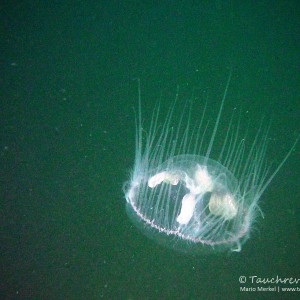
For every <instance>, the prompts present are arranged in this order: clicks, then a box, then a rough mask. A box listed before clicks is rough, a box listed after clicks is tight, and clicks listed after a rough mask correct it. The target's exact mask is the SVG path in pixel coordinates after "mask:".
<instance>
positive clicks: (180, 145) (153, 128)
mask: <svg viewBox="0 0 300 300" xmlns="http://www.w3.org/2000/svg"><path fill="white" fill-rule="evenodd" d="M230 81H231V73H230V75H229V78H228V80H227V83H226V87H225V90H224V93H223V97H222V99H221V102H220V107H219V110H218V113H217V116H216V117H215V122H214V125H213V127H212V130H211V132H210V136H209V139H208V140H207V141H205V137H207V136H208V135H207V128H208V126H207V121H206V118H205V117H206V107H205V108H204V109H203V112H202V114H200V116H201V117H200V118H199V120H198V122H197V124H196V125H194V126H193V125H192V124H191V119H190V110H191V108H190V109H183V110H182V115H181V118H180V119H179V120H178V121H177V125H176V126H175V127H174V126H171V123H172V120H173V119H174V110H175V107H176V105H177V102H176V99H175V101H174V104H173V105H172V106H171V108H170V109H169V111H168V112H167V114H166V115H165V116H164V122H163V124H162V125H161V124H160V122H159V117H160V108H159V105H158V106H156V108H155V109H154V111H153V114H152V118H151V122H150V124H149V127H148V129H147V130H145V129H144V128H143V126H142V124H143V120H142V103H141V102H142V101H141V88H140V82H139V81H138V89H139V92H138V95H139V96H138V103H139V104H138V111H137V113H136V136H135V160H134V166H133V170H132V172H131V175H130V180H129V181H128V182H126V183H125V184H124V193H125V198H126V211H127V214H128V216H129V217H130V219H131V220H132V222H133V223H134V224H135V225H136V226H137V227H138V228H139V229H140V230H141V231H142V232H143V233H144V234H146V235H147V236H148V237H150V238H151V239H153V240H154V241H156V242H158V243H159V244H161V245H164V246H167V247H169V248H172V249H174V250H177V251H180V252H184V253H215V252H219V251H226V250H227V251H228V250H229V251H237V252H239V251H241V248H242V245H243V244H244V243H245V242H246V241H247V239H248V238H249V235H250V232H251V229H252V227H253V223H254V221H255V219H256V217H257V215H258V214H259V212H261V210H260V208H259V205H258V204H259V199H260V198H261V196H262V194H263V193H264V191H265V190H266V188H267V187H268V186H269V184H270V183H271V181H272V180H273V178H274V177H275V175H276V174H277V173H278V172H279V170H280V169H281V168H282V166H283V165H284V163H285V162H286V160H287V159H288V158H289V156H290V155H291V153H292V151H293V149H294V148H295V146H296V144H297V142H298V140H299V136H298V138H297V139H296V141H295V142H294V144H293V145H292V147H291V148H290V150H289V151H288V152H287V153H286V155H285V156H284V157H283V158H282V161H281V162H280V163H279V164H278V165H277V166H276V167H275V168H274V169H273V170H271V168H270V165H269V164H268V160H267V158H266V151H267V147H268V134H269V129H270V126H267V127H265V128H264V126H263V122H262V123H261V125H260V126H259V129H258V130H257V133H256V134H255V136H254V137H253V140H252V141H251V143H250V145H249V144H248V145H246V140H247V139H246V138H245V137H246V135H247V134H241V132H240V131H241V129H240V126H239V123H237V124H234V118H232V119H231V120H230V121H229V124H228V131H227V134H226V136H225V137H224V138H223V141H222V147H221V150H220V151H219V155H218V157H217V158H213V157H211V156H212V155H211V154H212V148H213V145H214V142H215V138H216V133H217V131H218V128H219V123H220V119H221V117H222V111H223V106H224V103H225V100H226V96H227V94H228V88H229V84H230ZM234 125H236V126H234Z"/></svg>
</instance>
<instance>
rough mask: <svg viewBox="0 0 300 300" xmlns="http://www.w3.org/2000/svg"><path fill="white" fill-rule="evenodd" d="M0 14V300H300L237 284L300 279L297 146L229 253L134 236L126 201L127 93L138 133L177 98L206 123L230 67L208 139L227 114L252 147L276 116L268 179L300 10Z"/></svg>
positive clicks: (294, 76)
mask: <svg viewBox="0 0 300 300" xmlns="http://www.w3.org/2000/svg"><path fill="white" fill-rule="evenodd" d="M7 2H8V1H7ZM0 13H1V42H0V44H1V52H0V53H1V54H0V55H1V62H0V63H1V69H0V84H1V88H0V91H1V96H0V97H1V98H0V99H1V109H0V115H1V118H0V121H1V140H0V141H1V144H0V158H1V171H0V172H1V173H0V174H1V175H0V176H1V199H0V200H1V219H0V222H1V227H0V230H1V244H0V250H1V255H0V261H1V275H0V278H1V280H0V282H1V285H0V291H1V294H0V297H1V299H239V298H253V297H261V298H270V299H274V298H275V297H279V298H280V299H287V298H288V297H295V298H296V296H297V295H298V296H299V293H298V294H297V293H292V292H290V293H285V294H282V293H281V294H276V293H275V294H274V293H271V292H264V293H263V292H260V293H258V292H256V293H253V292H252V293H251V292H248V293H247V292H241V291H240V287H242V286H247V287H258V286H265V287H267V286H274V285H267V284H266V285H262V284H261V285H259V284H253V285H252V284H251V283H250V282H249V280H248V282H247V283H246V284H240V283H239V277H240V276H242V275H244V276H246V277H248V276H258V277H269V278H270V277H274V276H276V275H278V276H279V277H283V278H285V277H299V276H300V274H299V270H300V259H299V256H300V253H299V249H300V240H299V228H300V224H299V199H300V188H299V176H300V173H299V169H300V168H299V167H300V165H299V147H300V145H298V147H297V149H296V151H294V153H293V154H292V156H291V157H290V159H289V160H288V162H287V163H286V164H285V166H284V167H283V168H282V169H281V170H280V173H279V174H278V175H277V176H276V178H275V179H274V181H273V182H272V183H271V185H270V186H269V188H268V189H267V191H266V192H265V193H264V195H263V197H262V199H261V208H262V210H263V212H264V219H263V218H262V217H261V216H258V218H257V221H256V223H255V224H254V228H253V232H252V234H251V239H250V240H249V241H248V242H247V243H246V244H245V246H244V248H243V251H242V252H241V253H234V254H232V255H226V254H225V255H223V256H219V255H217V256H216V255H211V256H198V257H194V256H187V255H183V254H179V253H176V252H173V251H171V250H168V249H164V248H161V247H160V246H158V245H156V244H155V243H153V242H152V241H151V240H149V239H147V238H146V237H144V236H143V235H142V234H141V233H140V232H139V231H138V230H137V229H136V228H135V227H134V226H133V225H132V224H131V223H130V221H129V219H128V217H127V215H126V212H125V199H124V195H123V192H122V185H123V183H124V182H125V181H126V180H127V179H128V178H129V171H130V169H131V167H132V165H133V160H134V108H135V110H136V108H137V82H136V80H135V79H136V78H140V79H141V84H142V97H143V112H144V116H145V120H146V122H147V121H149V120H150V117H149V116H150V114H151V112H152V110H153V107H154V106H155V103H157V101H158V100H159V99H160V100H161V103H162V108H163V109H165V110H167V109H168V107H169V106H170V105H171V104H172V102H173V100H174V98H175V94H176V89H177V86H179V92H180V95H181V99H184V98H187V99H188V98H190V97H191V95H192V92H193V90H194V89H196V90H197V93H198V96H199V97H198V98H199V116H200V115H201V107H202V105H203V101H204V102H205V101H206V99H208V103H209V114H208V116H209V117H211V118H212V120H213V117H214V116H215V113H216V111H217V110H218V105H219V103H220V100H221V98H222V93H223V90H224V85H225V83H226V80H227V78H228V74H229V69H230V68H231V67H232V68H233V77H232V81H231V86H230V90H229V94H228V98H227V101H226V105H225V110H224V114H223V119H222V122H221V126H220V130H219V135H220V136H222V135H225V133H226V129H227V125H228V122H229V119H230V116H231V114H232V111H233V109H234V108H236V109H237V110H238V111H241V116H242V118H241V119H242V121H243V120H244V118H245V120H246V119H247V120H248V119H249V118H250V119H251V126H250V135H251V134H253V135H254V134H255V132H256V130H257V128H258V124H259V122H260V120H261V117H262V116H265V119H264V120H265V123H266V124H267V123H268V121H269V119H270V118H271V116H272V118H273V123H272V129H271V133H270V145H271V147H270V149H269V152H268V158H269V160H270V161H272V162H273V165H272V166H273V167H275V166H276V165H278V163H279V162H280V161H281V159H282V158H283V157H284V155H285V154H286V153H287V151H288V150H289V148H290V147H291V145H292V144H293V142H294V141H295V139H296V137H297V135H298V133H299V131H300V130H299V122H300V121H299V114H300V99H299V95H300V76H299V65H300V56H299V53H300V39H299V32H300V26H299V25H300V5H299V1H221V0H220V1H157V2H156V3H154V2H152V1H9V3H6V4H3V3H2V4H1V6H0ZM180 103H184V101H183V102H180ZM196 109H197V105H195V111H194V117H195V115H196V117H197V110H196ZM162 121H163V120H162ZM221 146H222V144H221V143H220V142H219V143H218V140H217V141H216V143H215V148H214V151H218V149H220V147H221ZM287 286H288V285H287ZM295 286H297V285H294V287H295ZM298 287H299V284H298Z"/></svg>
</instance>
